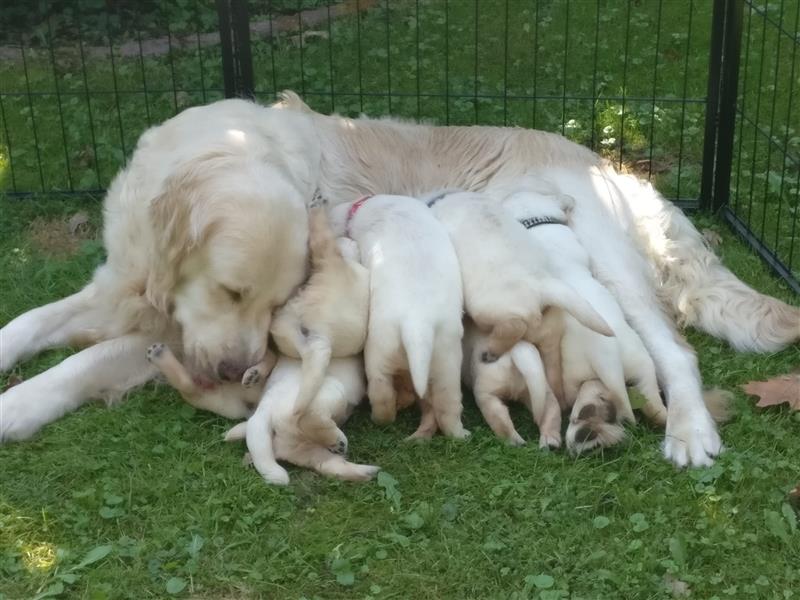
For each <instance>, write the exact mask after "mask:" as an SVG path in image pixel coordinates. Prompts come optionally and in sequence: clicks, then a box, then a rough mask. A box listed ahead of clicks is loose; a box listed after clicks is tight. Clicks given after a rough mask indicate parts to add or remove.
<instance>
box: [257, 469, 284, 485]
mask: <svg viewBox="0 0 800 600" xmlns="http://www.w3.org/2000/svg"><path fill="white" fill-rule="evenodd" d="M258 472H259V473H261V476H262V477H263V478H264V481H266V482H267V483H269V484H271V485H289V472H288V471H287V470H286V469H284V468H283V467H282V466H280V465H279V464H275V465H272V466H270V467H269V468H262V469H259V470H258Z"/></svg>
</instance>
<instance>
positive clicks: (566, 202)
mask: <svg viewBox="0 0 800 600" xmlns="http://www.w3.org/2000/svg"><path fill="white" fill-rule="evenodd" d="M558 203H559V206H560V207H561V210H563V211H564V213H565V216H566V217H567V219H569V218H570V217H571V216H572V211H573V209H574V208H575V198H573V197H572V196H570V195H569V194H558Z"/></svg>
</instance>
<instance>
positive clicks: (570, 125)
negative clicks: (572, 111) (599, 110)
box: [564, 119, 578, 129]
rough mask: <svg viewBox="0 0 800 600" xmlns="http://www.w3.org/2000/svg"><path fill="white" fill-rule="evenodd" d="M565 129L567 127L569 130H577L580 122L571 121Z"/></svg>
mask: <svg viewBox="0 0 800 600" xmlns="http://www.w3.org/2000/svg"><path fill="white" fill-rule="evenodd" d="M564 127H566V128H567V129H577V128H578V122H577V121H576V120H575V119H570V120H569V121H567V123H566V125H564Z"/></svg>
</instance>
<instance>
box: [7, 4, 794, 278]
mask: <svg viewBox="0 0 800 600" xmlns="http://www.w3.org/2000/svg"><path fill="white" fill-rule="evenodd" d="M18 4H19V7H18V8H17V7H13V8H10V9H4V10H3V11H0V122H1V123H0V189H5V190H6V193H7V195H10V196H12V197H16V196H24V195H26V194H31V193H66V194H87V193H90V192H99V191H101V190H102V189H104V188H105V187H106V186H107V185H108V182H109V180H110V178H111V177H113V175H114V173H115V172H116V171H117V170H118V169H119V168H120V167H121V166H122V165H123V164H124V161H125V158H126V156H128V155H129V154H130V152H131V150H132V147H133V145H134V144H135V142H136V139H137V138H138V136H139V135H140V134H141V132H142V131H143V130H144V129H145V128H146V127H147V126H149V125H151V124H155V123H158V122H160V121H162V120H164V119H165V118H168V117H169V116H171V115H173V114H175V113H176V112H178V111H179V110H182V109H183V108H186V107H188V106H191V105H195V104H201V103H205V102H210V101H213V100H216V99H220V98H223V97H225V96H230V95H246V96H252V97H254V98H256V99H258V100H261V101H270V100H272V99H273V98H274V97H275V94H276V93H277V92H278V91H280V90H282V89H287V88H289V89H294V90H296V91H297V92H298V93H300V94H301V95H302V96H303V97H304V98H305V99H306V100H307V101H308V102H309V104H310V105H311V106H312V107H313V108H315V109H317V110H320V111H323V112H331V111H336V112H339V113H343V114H350V115H356V114H359V113H366V114H370V115H385V114H392V115H398V116H407V117H411V118H415V119H423V120H426V121H429V122H436V123H442V124H474V123H480V124H489V125H514V126H522V127H535V128H539V129H545V130H550V131H557V132H560V133H562V134H564V135H566V136H567V137H569V138H570V139H573V140H575V141H577V142H579V143H582V144H585V145H587V146H590V147H592V148H593V149H595V150H596V151H598V152H600V153H602V154H603V155H605V156H607V157H608V158H610V159H612V160H614V161H615V162H616V163H617V164H618V165H619V166H620V168H622V169H625V170H628V171H631V172H635V173H638V174H640V175H642V176H645V177H649V178H651V179H652V180H654V183H655V184H656V185H657V187H658V188H659V189H660V190H662V191H663V192H664V193H665V194H667V195H668V196H669V197H671V198H672V199H674V200H676V201H677V202H678V203H679V204H681V205H682V206H684V207H689V208H696V207H700V208H706V209H714V210H721V212H722V215H723V216H724V217H725V219H727V220H728V221H729V222H730V223H731V224H732V225H733V226H734V228H736V229H737V231H739V232H740V233H741V234H742V235H744V236H745V237H746V238H747V239H748V240H749V241H750V243H751V244H752V245H753V247H754V248H755V249H756V250H757V251H759V253H760V254H761V255H762V256H763V257H764V258H765V259H766V260H768V261H769V262H770V264H771V265H772V266H773V267H774V268H775V269H776V270H777V271H778V272H779V273H780V274H781V275H782V276H783V277H784V278H785V279H786V280H787V282H789V284H790V285H792V286H793V287H795V289H796V290H798V291H800V286H798V285H797V276H798V272H800V266H797V263H798V259H797V258H796V257H795V254H796V252H795V249H794V240H795V237H796V235H795V229H796V225H797V220H798V216H797V212H796V211H797V207H798V188H800V181H798V177H799V176H800V168H798V167H800V164H799V163H800V159H798V149H799V148H800V123H798V122H797V121H798V116H797V115H799V114H800V111H798V110H797V107H794V106H793V104H794V93H793V90H794V88H795V87H797V79H796V77H798V75H800V69H798V70H797V71H796V70H795V55H796V53H797V46H798V44H800V41H798V39H799V38H798V20H797V17H798V10H800V0H762V2H761V3H758V4H756V3H755V2H752V1H751V0H249V1H247V0H217V1H216V2H212V1H211V0H172V1H169V2H158V1H156V0H138V1H136V0H36V1H33V2H30V3H18ZM797 253H800V248H798V250H797Z"/></svg>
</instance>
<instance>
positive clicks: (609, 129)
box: [603, 125, 614, 135]
mask: <svg viewBox="0 0 800 600" xmlns="http://www.w3.org/2000/svg"><path fill="white" fill-rule="evenodd" d="M603 133H604V134H606V135H608V134H609V133H614V126H613V125H606V126H605V127H603Z"/></svg>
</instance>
